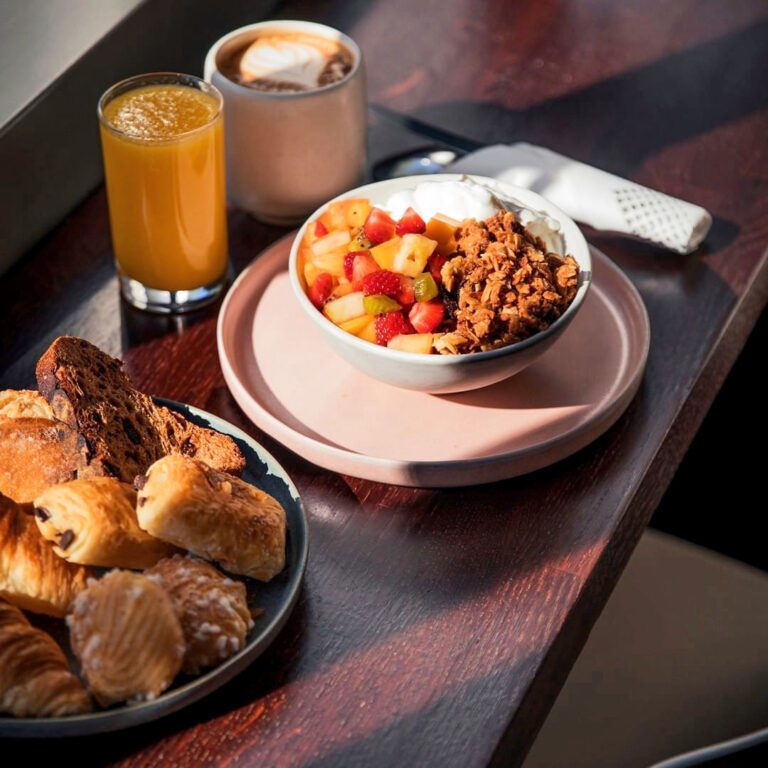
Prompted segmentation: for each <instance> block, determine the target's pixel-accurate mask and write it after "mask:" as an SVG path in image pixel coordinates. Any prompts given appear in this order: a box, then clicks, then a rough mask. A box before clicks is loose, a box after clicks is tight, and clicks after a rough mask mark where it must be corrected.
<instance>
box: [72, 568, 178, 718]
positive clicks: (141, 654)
mask: <svg viewBox="0 0 768 768" xmlns="http://www.w3.org/2000/svg"><path fill="white" fill-rule="evenodd" d="M67 624H68V625H69V633H70V642H71V644H72V650H73V651H74V652H75V655H76V656H77V658H78V660H79V661H80V666H81V667H82V670H83V674H84V676H85V679H86V681H87V683H88V687H89V689H90V691H91V693H92V694H93V695H94V697H95V698H96V700H97V701H98V702H99V703H100V704H102V705H103V706H105V707H106V706H109V705H110V704H115V703H117V702H119V701H144V700H151V699H154V698H156V697H157V696H158V695H159V694H160V693H162V692H163V691H164V690H165V689H166V688H167V687H168V686H169V685H170V684H171V682H173V678H174V677H176V675H177V674H178V672H179V670H180V669H181V662H182V659H183V658H184V650H185V648H184V635H183V633H182V630H181V625H180V624H179V620H178V618H176V614H175V612H174V610H173V605H172V603H171V598H170V597H169V596H168V595H167V594H166V592H165V590H164V589H163V588H162V587H161V586H159V585H158V584H155V583H154V582H152V581H150V580H149V579H148V578H146V577H145V576H143V575H142V574H140V573H132V572H131V571H110V572H109V573H108V574H107V575H106V576H105V577H104V578H103V579H101V580H100V581H96V582H91V584H90V585H89V587H88V589H86V590H85V591H84V592H81V593H80V594H79V595H78V596H77V598H75V602H74V604H73V606H72V613H71V614H70V615H69V616H68V617H67Z"/></svg>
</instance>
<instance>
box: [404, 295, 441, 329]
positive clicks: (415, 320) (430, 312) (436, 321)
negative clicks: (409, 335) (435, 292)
mask: <svg viewBox="0 0 768 768" xmlns="http://www.w3.org/2000/svg"><path fill="white" fill-rule="evenodd" d="M444 313H445V307H444V306H443V302H442V301H440V299H434V300H433V301H418V302H416V304H414V305H413V306H412V307H411V311H410V312H409V313H408V319H409V320H410V321H411V325H412V326H413V327H414V329H415V331H416V333H432V331H434V330H435V328H437V326H438V325H440V323H442V322H443V314H444Z"/></svg>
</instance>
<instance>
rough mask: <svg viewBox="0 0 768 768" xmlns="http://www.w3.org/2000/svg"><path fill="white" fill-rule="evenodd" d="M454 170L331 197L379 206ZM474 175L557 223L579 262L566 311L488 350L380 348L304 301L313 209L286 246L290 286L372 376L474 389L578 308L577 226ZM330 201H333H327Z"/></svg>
mask: <svg viewBox="0 0 768 768" xmlns="http://www.w3.org/2000/svg"><path fill="white" fill-rule="evenodd" d="M459 178H461V177H460V176H458V175H456V174H447V173H445V174H438V175H429V176H427V175H425V176H405V177H402V178H399V179H388V180H386V181H378V182H375V183H373V184H365V185H364V186H362V187H357V188H356V189H352V190H350V191H349V192H345V193H344V194H342V195H339V196H338V197H335V198H334V200H344V199H346V198H350V197H367V198H368V199H369V200H371V202H372V203H374V204H379V205H383V204H384V203H385V202H386V201H387V199H388V198H389V197H390V196H391V195H392V194H394V193H395V192H400V191H402V190H406V189H413V188H414V187H415V186H416V185H417V184H420V183H422V182H425V181H456V180H458V179H459ZM473 178H474V179H476V180H477V181H480V182H482V183H484V184H486V185H488V186H490V187H493V188H495V189H498V191H499V192H500V193H502V194H503V195H505V196H507V197H511V198H513V199H515V200H518V201H520V203H521V204H522V205H523V206H525V207H528V208H532V209H534V208H535V209H537V210H540V211H545V212H546V213H547V215H548V216H550V217H551V218H553V219H554V220H555V221H558V222H560V231H561V234H562V235H563V238H564V240H565V250H566V253H569V254H571V255H572V256H573V257H574V258H575V259H576V261H577V262H578V264H579V273H580V274H579V286H578V290H577V292H576V296H575V298H574V300H573V301H572V302H571V304H570V306H569V307H568V309H566V311H565V312H564V313H563V314H562V315H561V316H560V317H559V318H558V319H557V320H556V321H555V322H554V323H552V325H550V326H549V328H547V329H546V330H544V331H541V332H539V333H537V334H535V335H534V336H531V337H530V338H528V339H525V340H524V341H520V342H518V343H517V344H510V345H508V346H506V347H500V348H499V349H493V350H490V351H488V352H474V353H471V354H465V355H434V354H433V355H422V354H417V353H413V352H401V351H399V350H394V349H389V348H387V347H382V346H380V345H378V344H372V343H371V342H369V341H364V340H363V339H359V338H357V337H356V336H353V335H352V334H351V333H347V332H346V331H343V330H342V329H341V328H338V327H337V326H336V325H334V324H333V323H332V322H331V321H330V320H328V318H326V317H325V315H324V314H323V313H322V312H318V311H317V309H316V308H315V307H314V306H313V304H312V302H310V300H309V298H308V297H307V294H306V282H305V280H304V275H303V274H301V272H300V270H299V269H298V255H299V245H300V244H301V241H302V238H303V237H304V231H305V229H306V228H307V226H308V225H309V224H310V223H311V222H313V221H314V220H315V219H317V217H318V216H320V214H322V213H323V211H324V210H325V208H326V205H327V204H326V205H323V206H321V207H320V208H318V209H317V210H316V211H315V212H314V213H313V214H312V215H311V216H310V217H309V218H308V219H307V221H306V222H304V224H303V225H302V227H301V229H299V231H298V233H297V234H296V238H295V239H294V241H293V245H292V247H291V255H290V261H289V270H290V277H291V285H292V287H293V291H294V293H295V294H296V298H297V300H298V302H299V305H300V306H301V308H302V309H303V310H304V312H306V313H307V315H308V317H309V318H310V319H311V320H312V322H313V323H314V324H315V325H316V326H317V327H318V328H319V330H320V332H321V333H322V335H323V338H324V339H325V340H326V341H327V342H328V344H329V345H330V346H331V347H332V348H333V350H334V351H335V352H337V353H338V354H339V355H341V357H343V358H344V359H345V360H346V361H347V362H348V363H350V364H351V365H353V366H355V367H356V368H358V369H359V370H361V371H362V372H363V373H365V374H367V375H368V376H371V377H372V378H374V379H378V380H379V381H383V382H385V383H386V384H391V385H392V386H395V387H402V388H404V389H413V390H417V391H419V392H432V393H435V394H437V393H447V392H464V391H466V390H470V389H479V388H480V387H485V386H488V385H490V384H495V383H496V382H498V381H502V380H503V379H506V378H509V377H510V376H514V374H516V373H519V372H520V371H522V370H523V369H524V368H527V367H528V366H529V365H530V364H531V363H532V362H533V361H534V360H536V358H537V357H539V356H540V355H541V354H543V353H544V352H546V351H547V350H548V349H549V348H550V347H551V346H552V344H553V343H554V342H555V341H556V340H557V339H558V338H559V337H560V335H561V334H562V333H563V331H564V330H565V329H566V328H567V327H568V325H569V323H570V322H571V320H573V318H574V316H575V315H576V313H577V312H578V311H579V308H580V307H581V305H582V303H583V302H584V297H585V296H586V294H587V290H588V289H589V285H590V282H591V277H592V259H591V257H590V252H589V246H588V245H587V241H586V240H585V239H584V235H582V233H581V230H580V229H579V228H578V227H577V226H576V224H575V223H574V222H573V220H572V219H570V218H569V217H568V216H566V215H565V214H564V213H563V212H562V211H561V210H560V209H559V208H558V207H557V206H555V205H552V203H550V202H549V201H548V200H545V199H544V198H543V197H541V196H540V195H537V194H536V193H535V192H531V191H530V190H527V189H521V188H519V187H513V186H510V185H509V184H502V183H500V182H497V181H496V180H495V179H489V178H486V177H484V176H474V177H473ZM329 202H333V201H329Z"/></svg>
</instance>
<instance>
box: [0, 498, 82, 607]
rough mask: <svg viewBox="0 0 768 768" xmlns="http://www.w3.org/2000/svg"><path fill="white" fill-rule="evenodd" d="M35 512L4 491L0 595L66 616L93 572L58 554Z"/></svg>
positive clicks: (0, 523) (0, 506)
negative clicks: (41, 531) (7, 495)
mask: <svg viewBox="0 0 768 768" xmlns="http://www.w3.org/2000/svg"><path fill="white" fill-rule="evenodd" d="M31 513H32V507H31V506H29V507H28V512H27V511H25V508H24V507H21V506H20V505H18V504H16V503H15V502H13V501H11V499H9V498H7V497H5V496H3V495H2V494H0V597H2V598H5V599H6V600H8V602H10V603H13V604H14V605H16V606H18V607H19V608H23V609H24V610H25V611H33V612H35V613H46V614H48V615H49V616H57V617H59V618H63V617H64V616H65V615H66V613H67V611H68V610H69V607H70V605H71V604H72V601H73V600H74V599H75V597H76V595H77V594H78V593H79V592H82V590H84V589H85V581H86V578H87V577H88V576H90V575H92V572H91V570H90V569H89V568H85V567H83V566H82V565H74V564H73V563H68V562H67V561H66V560H62V559H61V558H60V557H58V556H57V555H56V554H55V553H54V551H53V548H52V547H51V545H50V544H49V543H48V542H47V541H46V540H45V539H44V538H43V536H42V535H41V533H40V531H39V530H38V528H37V525H36V524H35V519H34V517H33V515H32V514H31Z"/></svg>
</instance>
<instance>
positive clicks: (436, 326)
mask: <svg viewBox="0 0 768 768" xmlns="http://www.w3.org/2000/svg"><path fill="white" fill-rule="evenodd" d="M459 224H460V222H459V221H455V220H454V219H451V218H449V217H447V216H441V215H440V214H438V215H435V216H434V217H432V218H431V219H430V220H429V221H428V222H425V221H424V220H423V219H422V218H421V217H420V216H419V214H418V213H416V211H415V210H414V209H413V208H408V209H407V210H406V211H405V213H404V214H403V215H402V216H401V217H400V218H399V219H397V220H395V219H394V218H392V216H390V215H389V214H388V213H387V212H386V211H384V210H382V209H381V208H376V207H373V206H372V205H371V202H370V201H369V200H367V199H365V198H356V199H351V200H340V201H337V202H334V203H331V204H330V205H329V206H328V208H327V209H326V211H325V213H323V214H322V216H320V217H319V218H318V219H316V220H315V221H314V222H310V224H309V225H308V227H307V229H306V232H305V235H304V239H303V241H302V244H301V248H300V252H299V268H300V269H301V270H303V274H304V279H305V281H306V286H307V296H308V297H309V300H310V301H311V302H312V303H313V304H314V305H315V306H316V307H317V309H318V310H320V311H321V312H322V313H323V314H324V315H325V316H326V317H327V318H328V319H329V320H330V321H331V322H333V323H335V324H336V325H338V326H339V328H341V329H343V330H345V331H347V332H348V333H351V334H354V335H355V336H357V337H359V338H361V339H364V340H365V341H369V342H371V343H373V344H380V345H382V346H387V347H389V348H390V349H397V350H400V351H403V352H416V353H421V354H430V353H432V352H433V351H434V342H435V339H436V337H438V336H439V335H440V333H439V330H440V328H441V325H443V322H444V319H445V318H446V310H445V304H444V301H443V297H442V293H441V289H440V285H441V277H440V270H441V268H442V266H443V264H444V263H445V260H446V258H447V256H448V254H450V253H451V252H452V250H453V247H454V241H453V237H454V233H455V232H456V228H457V227H458V226H459Z"/></svg>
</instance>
